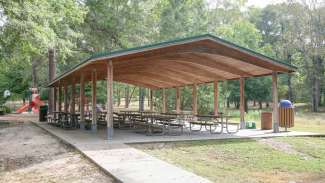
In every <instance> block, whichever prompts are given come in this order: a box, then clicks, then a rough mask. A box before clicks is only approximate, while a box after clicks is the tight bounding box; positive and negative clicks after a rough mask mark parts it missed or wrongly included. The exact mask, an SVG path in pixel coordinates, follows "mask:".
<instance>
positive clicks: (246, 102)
mask: <svg viewBox="0 0 325 183" xmlns="http://www.w3.org/2000/svg"><path fill="white" fill-rule="evenodd" d="M245 112H246V113H248V100H247V99H245Z"/></svg>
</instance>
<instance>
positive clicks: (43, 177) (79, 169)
mask: <svg viewBox="0 0 325 183" xmlns="http://www.w3.org/2000/svg"><path fill="white" fill-rule="evenodd" d="M0 147H1V148H0V182H27V183H28V182H113V179H112V178H111V177H109V176H108V175H106V174H105V173H104V172H102V171H101V170H100V169H99V168H97V167H96V166H95V165H94V164H92V163H91V162H90V161H88V160H87V159H85V158H84V157H83V156H81V155H80V154H79V153H78V152H76V151H75V150H74V149H72V148H70V147H68V146H66V145H64V144H62V143H61V142H59V141H58V140H57V139H55V138H53V137H52V136H50V135H48V134H47V133H46V132H45V131H43V130H42V129H40V128H38V127H36V126H34V125H33V124H31V123H29V122H24V123H17V122H16V123H15V122H12V123H11V124H10V125H9V126H7V127H5V128H0Z"/></svg>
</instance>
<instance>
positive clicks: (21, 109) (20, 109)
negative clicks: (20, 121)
mask: <svg viewBox="0 0 325 183" xmlns="http://www.w3.org/2000/svg"><path fill="white" fill-rule="evenodd" d="M28 107H29V104H25V105H23V106H21V107H20V108H19V109H17V110H16V112H17V113H22V112H25V111H27V109H28Z"/></svg>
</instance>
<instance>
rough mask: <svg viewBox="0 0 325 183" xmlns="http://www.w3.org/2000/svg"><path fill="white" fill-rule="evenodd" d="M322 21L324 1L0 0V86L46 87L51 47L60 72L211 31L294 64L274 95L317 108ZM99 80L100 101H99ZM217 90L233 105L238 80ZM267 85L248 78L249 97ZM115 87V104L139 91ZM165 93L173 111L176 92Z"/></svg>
mask: <svg viewBox="0 0 325 183" xmlns="http://www.w3.org/2000/svg"><path fill="white" fill-rule="evenodd" d="M324 27H325V2H324V0H315V1H302V0H287V1H284V2H283V3H279V4H270V5H267V6H266V7H264V8H258V7H254V6H250V7H249V6H248V5H247V1H246V0H231V1H226V0H216V1H210V0H159V1H158V0H153V1H149V0H135V1H130V0H120V1H115V0H26V1H20V0H12V1H1V0H0V81H1V82H0V92H1V93H3V91H4V90H6V89H9V90H11V91H12V93H13V94H14V98H23V97H24V91H26V90H27V89H28V88H30V87H39V88H44V87H45V85H46V83H48V70H47V69H48V68H47V67H48V66H47V63H48V62H47V60H48V50H49V49H54V50H55V53H56V56H55V58H56V65H57V74H59V73H62V72H64V71H65V70H67V69H69V68H71V67H72V66H74V65H75V64H77V63H79V62H81V61H82V59H84V58H86V57H87V56H90V55H91V54H93V53H95V52H98V51H112V50H118V49H125V48H130V47H134V46H140V45H145V44H149V43H154V42H160V41H165V40H170V39H175V38H180V37H187V36H192V35H199V34H204V33H211V34H213V35H216V36H219V37H221V38H224V39H226V40H228V41H231V42H233V43H235V44H238V45H240V46H243V47H246V48H249V49H252V50H254V51H257V52H259V53H262V54H265V55H267V56H270V57H273V58H276V59H279V60H282V61H284V62H287V63H290V64H292V65H295V66H297V67H298V72H297V73H295V74H294V75H291V74H290V75H281V77H280V82H279V84H280V86H279V91H280V98H287V99H290V100H293V101H294V102H304V103H309V104H311V109H312V110H313V111H317V110H318V108H319V106H321V105H325V80H324V77H325V62H324V59H325V48H324V47H325V43H324V40H325V39H324V37H325V29H324ZM17 83H18V85H17ZM101 85H103V86H104V83H102V84H99V89H98V92H99V93H100V97H98V100H100V101H102V102H104V101H105V92H104V90H105V87H102V86H101ZM219 88H220V105H222V104H223V105H224V106H227V104H229V103H234V104H235V105H236V104H238V102H239V82H238V81H227V82H223V83H220V87H219ZM270 88H271V79H270V77H261V78H251V79H247V80H246V84H245V95H246V100H247V102H248V101H254V102H255V101H256V102H259V103H261V102H268V101H270V99H271V90H270ZM114 89H115V91H116V92H115V93H114V98H115V101H116V102H118V103H120V100H121V97H123V98H124V97H125V96H127V97H126V98H128V99H129V98H132V97H133V98H134V97H136V96H138V92H139V90H138V89H135V90H133V86H129V85H126V84H121V83H119V84H116V85H115V87H114ZM102 90H103V91H102ZM140 91H141V92H140V93H141V95H148V93H149V92H145V90H143V89H141V90H140ZM212 91H213V89H212V85H210V84H209V85H206V86H203V85H202V86H200V87H199V96H204V97H200V98H199V111H200V112H202V113H207V112H210V111H212V106H213V104H212V103H211V101H212V99H213V95H212ZM182 92H183V93H182V95H183V96H182V107H183V108H185V109H186V108H188V107H190V106H191V91H190V87H184V88H183V89H182ZM131 93H132V96H131ZM159 93H160V92H156V94H155V95H156V100H157V107H159V104H158V101H159V100H160V98H159ZM167 93H168V94H169V99H168V100H169V104H170V105H169V109H170V110H171V109H173V107H174V106H175V103H174V102H175V101H174V100H173V99H174V97H175V91H173V90H172V89H170V90H168V92H167ZM140 98H143V96H141V97H140Z"/></svg>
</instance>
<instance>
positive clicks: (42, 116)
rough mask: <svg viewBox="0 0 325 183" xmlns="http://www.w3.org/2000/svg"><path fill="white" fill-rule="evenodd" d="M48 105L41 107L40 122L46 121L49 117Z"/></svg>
mask: <svg viewBox="0 0 325 183" xmlns="http://www.w3.org/2000/svg"><path fill="white" fill-rule="evenodd" d="M47 109H48V107H47V105H43V106H40V107H39V121H42V122H44V121H46V117H47Z"/></svg>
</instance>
